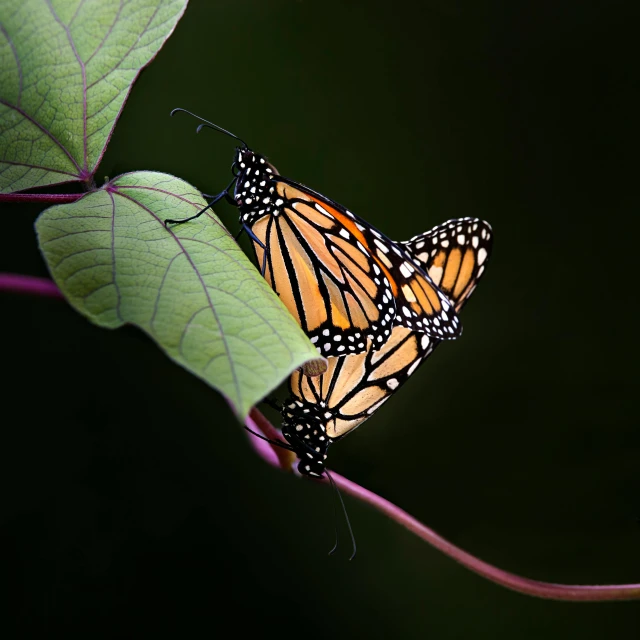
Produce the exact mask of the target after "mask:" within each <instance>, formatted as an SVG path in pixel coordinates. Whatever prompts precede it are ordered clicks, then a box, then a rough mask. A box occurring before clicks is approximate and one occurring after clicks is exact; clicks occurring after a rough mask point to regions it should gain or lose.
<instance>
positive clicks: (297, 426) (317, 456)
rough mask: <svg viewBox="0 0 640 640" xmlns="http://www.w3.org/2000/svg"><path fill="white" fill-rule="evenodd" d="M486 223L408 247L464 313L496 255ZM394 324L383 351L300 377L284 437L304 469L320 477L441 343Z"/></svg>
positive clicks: (464, 225)
mask: <svg viewBox="0 0 640 640" xmlns="http://www.w3.org/2000/svg"><path fill="white" fill-rule="evenodd" d="M492 242H493V235H492V231H491V227H490V226H489V224H488V223H487V222H484V221H483V220H478V219H474V218H460V219H456V220H450V221H448V222H446V223H444V224H442V225H439V226H437V227H435V228H434V229H432V230H431V231H428V232H427V233H424V234H422V235H419V236H416V237H415V238H412V239H411V240H408V241H407V242H405V243H404V246H405V247H406V248H407V250H408V251H410V253H411V254H412V255H414V256H415V257H416V259H417V260H418V261H419V262H420V263H421V264H423V265H424V267H425V269H426V270H427V271H428V272H429V274H431V277H432V278H433V280H434V282H435V283H436V284H437V285H438V286H439V287H440V289H441V290H442V291H443V292H444V293H445V294H446V295H447V296H448V297H449V298H450V299H451V302H452V304H453V306H454V307H455V309H456V310H457V311H459V310H460V309H461V308H462V307H463V306H464V304H465V303H466V301H467V300H468V298H469V296H470V295H471V293H472V292H473V290H474V289H475V287H476V285H477V283H478V280H479V279H480V277H481V276H482V274H483V272H484V269H485V266H486V263H487V260H488V258H489V255H490V253H491V247H492ZM440 342H441V341H440V340H434V339H433V338H431V337H430V336H428V335H427V334H425V333H417V332H415V331H411V330H409V329H407V328H406V327H402V326H396V327H394V328H393V331H392V333H391V336H390V337H389V339H388V340H387V341H386V342H385V344H384V345H383V346H382V347H381V348H379V349H378V350H377V351H374V350H372V349H370V350H369V351H367V352H366V353H363V354H358V355H349V356H343V357H339V358H329V367H328V369H327V372H326V373H325V374H323V375H322V376H319V377H315V378H313V377H309V376H306V375H303V374H302V373H300V372H298V371H296V372H294V373H293V375H292V376H291V377H290V379H289V392H290V397H289V398H288V399H287V400H286V401H285V403H284V405H283V407H282V408H281V411H282V421H283V422H282V435H283V436H284V438H285V440H286V441H287V443H288V444H289V447H287V448H290V449H291V450H292V451H293V452H294V453H295V454H296V455H297V456H298V458H300V462H299V463H298V471H299V472H300V473H302V474H304V475H309V476H315V477H321V476H322V475H323V473H324V471H325V460H326V458H327V450H328V448H329V446H330V445H331V444H332V443H334V442H335V441H336V440H339V439H340V438H343V437H344V436H345V435H347V434H348V433H350V432H351V431H353V430H354V429H355V428H356V427H358V426H359V425H361V424H362V423H363V422H364V421H365V420H367V419H368V418H370V417H371V416H372V415H373V413H375V411H376V410H377V409H378V408H379V407H380V406H381V405H382V404H383V403H384V402H386V401H387V400H388V399H389V398H390V397H391V395H392V393H393V392H394V391H396V390H397V389H398V388H399V387H400V386H402V384H404V382H406V380H407V379H408V378H409V376H410V375H411V374H412V373H413V372H414V371H415V370H416V369H417V368H418V367H419V366H420V364H421V363H422V362H424V361H425V360H426V358H427V357H429V355H431V353H433V350H434V349H435V348H436V347H437V346H438V344H440Z"/></svg>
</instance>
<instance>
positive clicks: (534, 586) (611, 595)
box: [247, 408, 640, 602]
mask: <svg viewBox="0 0 640 640" xmlns="http://www.w3.org/2000/svg"><path fill="white" fill-rule="evenodd" d="M247 422H248V423H250V424H249V425H248V426H250V427H251V428H252V429H255V428H258V429H259V430H260V431H261V432H262V433H263V434H264V435H265V436H266V437H267V438H270V439H279V438H280V434H279V432H278V431H277V430H276V429H275V428H274V427H273V425H272V424H271V423H270V422H269V421H268V420H267V418H266V417H265V416H264V415H263V414H262V413H260V411H258V409H256V408H254V409H253V410H252V411H251V414H250V415H249V418H248V419H247ZM249 437H251V435H250V434H249ZM264 444H266V445H267V446H268V447H270V448H273V449H274V451H273V452H272V453H275V454H276V456H277V457H278V460H279V459H280V456H278V451H277V449H278V447H272V445H269V444H268V443H264ZM285 453H289V452H286V451H285ZM265 459H266V460H267V462H269V463H270V464H272V465H274V466H281V465H278V463H277V462H276V459H275V457H274V456H273V455H270V456H269V457H268V458H265ZM283 468H285V469H286V470H291V462H290V461H289V462H288V463H287V465H286V466H284V467H283ZM331 475H332V477H333V479H334V480H335V483H336V484H337V485H338V487H340V489H341V490H342V491H343V492H344V493H347V494H349V495H350V496H353V497H354V498H357V499H358V500H361V501H362V502H366V503H367V504H369V505H371V506H372V507H374V508H375V509H377V510H378V511H380V512H382V513H384V514H385V515H386V516H388V517H389V518H391V519H392V520H394V521H395V522H397V523H398V524H400V525H402V526H403V527H405V528H406V529H408V530H409V531H411V532H412V533H414V534H415V535H417V536H418V537H419V538H421V539H422V540H424V541H425V542H427V543H428V544H430V545H431V546H432V547H435V548H436V549H438V551H441V552H442V553H444V554H445V555H447V556H449V557H450V558H452V559H453V560H455V561H456V562H459V563H460V564H461V565H463V566H464V567H466V568H467V569H470V570H471V571H474V572H475V573H477V574H478V575H481V576H482V577H484V578H486V579H487V580H490V581H491V582H495V583H496V584H499V585H502V586H503V587H507V589H511V590H513V591H517V592H519V593H524V594H526V595H529V596H536V597H538V598H546V599H549V600H566V601H571V602H604V601H608V600H638V599H640V584H612V585H573V584H554V583H552V582H542V581H540V580H531V579H530V578H524V577H522V576H518V575H516V574H514V573H510V572H509V571H504V570H503V569H499V568H498V567H494V566H493V565H491V564H489V563H488V562H484V561H483V560H480V559H479V558H476V557H475V556H472V555H471V554H470V553H467V552H466V551H464V550H463V549H460V547H456V546H455V545H454V544H452V543H451V542H449V541H448V540H445V539H444V538H443V537H442V536H440V535H438V534H437V533H436V532H435V531H433V529H430V528H429V527H427V526H426V525H424V524H422V523H421V522H419V521H418V520H416V519H415V518H414V517H413V516H411V515H409V514H408V513H407V512H406V511H404V510H403V509H401V508H400V507H397V506H396V505H395V504H392V503H391V502H389V501H388V500H386V499H385V498H382V497H381V496H379V495H376V494H375V493H373V492H372V491H369V490H368V489H365V488H364V487H361V486H360V485H358V484H356V483H355V482H352V481H351V480H348V479H347V478H345V477H344V476H341V475H340V474H338V473H336V472H335V471H332V472H331ZM324 482H325V484H328V481H327V480H326V479H325V480H324Z"/></svg>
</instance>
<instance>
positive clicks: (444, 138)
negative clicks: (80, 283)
mask: <svg viewBox="0 0 640 640" xmlns="http://www.w3.org/2000/svg"><path fill="white" fill-rule="evenodd" d="M636 6H637V3H635V2H632V1H629V2H578V1H575V2H567V1H564V2H522V1H513V2H498V1H497V0H496V1H493V2H491V1H490V2H472V1H468V2H464V1H462V0H440V1H433V0H431V1H425V2H422V3H420V4H419V5H415V6H414V5H411V4H407V3H404V2H370V1H369V2H364V1H362V2H336V1H333V2H326V1H325V2H309V1H304V2H302V1H293V0H280V1H268V2H267V1H263V0H255V1H253V2H249V1H237V0H227V1H218V2H215V3H214V2H205V1H204V0H200V1H198V0H194V1H193V2H192V3H191V6H190V7H189V8H188V10H187V12H186V15H185V16H184V18H183V20H182V21H181V22H180V23H179V24H178V27H177V29H176V32H175V34H174V35H173V37H172V38H171V39H170V40H169V41H168V43H167V45H166V46H165V47H164V49H163V50H162V51H161V52H160V53H159V55H158V56H157V58H156V60H155V61H154V62H153V63H152V64H151V65H150V67H149V68H148V69H147V70H145V71H144V72H143V73H142V75H141V77H140V78H139V80H138V82H137V83H136V84H135V86H134V89H133V92H132V94H131V97H130V100H129V103H128V105H127V107H126V108H125V110H124V113H123V115H122V117H121V119H120V121H119V123H118V125H117V127H116V129H115V133H114V136H113V139H112V141H111V144H110V147H109V149H108V151H107V154H106V156H105V158H104V161H103V163H102V165H101V167H100V169H99V172H98V177H99V183H100V184H101V183H102V181H103V177H104V176H105V175H108V176H110V177H113V176H115V175H117V174H118V173H121V172H124V171H129V170H136V169H155V170H160V171H166V172H169V173H172V174H175V175H177V176H180V177H182V178H184V179H186V180H188V181H190V182H191V183H193V184H194V185H197V186H198V187H200V188H201V189H202V190H204V191H206V192H209V193H212V192H215V191H216V190H219V189H220V188H222V187H223V186H224V185H225V184H226V183H227V181H228V178H229V166H230V162H231V157H232V150H233V146H234V145H233V142H232V141H230V140H228V139H226V138H225V137H223V136H220V135H218V134H215V133H214V132H211V131H204V132H202V134H201V135H199V136H196V135H195V132H194V128H195V123H194V122H192V121H190V120H189V119H188V118H187V117H186V116H185V117H182V118H178V117H176V118H175V119H171V120H170V119H169V118H168V113H169V111H170V109H171V108H173V107H176V106H181V107H185V108H189V109H191V110H193V111H195V112H197V113H199V114H202V115H203V116H205V117H207V118H209V119H211V120H213V121H215V122H216V123H219V124H220V125H222V126H224V127H227V128H229V129H231V130H232V131H234V132H236V133H237V134H238V135H240V136H241V137H243V138H244V139H246V140H247V141H248V142H249V144H250V145H252V147H253V148H255V149H256V150H257V151H260V152H263V153H265V154H267V155H268V156H269V157H270V159H271V160H272V161H273V162H274V163H275V164H276V166H277V167H278V168H279V170H280V171H281V172H282V173H284V174H285V175H287V176H289V177H291V178H293V179H295V180H299V181H301V182H303V183H306V184H308V185H309V186H311V187H312V188H314V189H316V190H319V191H320V192H322V193H324V194H326V195H327V196H329V197H332V198H334V199H336V200H338V201H339V202H342V203H343V204H345V205H347V206H348V207H349V208H351V209H352V210H353V211H354V212H356V213H358V214H360V215H361V216H363V217H364V218H366V219H367V220H369V221H371V222H372V223H373V224H375V225H376V226H377V227H378V228H380V229H381V230H382V231H384V232H386V233H387V234H388V235H390V236H392V237H393V238H396V239H405V238H408V237H410V236H412V235H414V234H416V233H419V232H422V231H424V230H426V229H428V228H430V227H432V226H434V225H435V224H438V223H440V222H442V221H444V220H446V219H448V218H453V217H460V216H478V217H482V218H485V219H487V220H489V221H490V222H491V224H492V225H493V228H494V231H495V251H494V255H493V258H492V261H491V264H490V267H489V269H488V270H487V275H486V277H485V279H484V282H483V284H482V285H481V286H480V287H479V290H478V291H477V292H476V294H475V296H474V300H473V302H471V303H470V304H469V305H468V307H467V308H466V309H465V311H464V314H463V315H464V317H463V322H464V325H465V332H464V336H463V338H462V339H461V340H459V341H457V342H456V343H452V344H446V345H443V346H442V347H441V348H440V349H439V350H438V351H437V352H436V353H435V354H434V355H433V357H432V358H431V359H430V361H429V362H428V363H427V364H426V365H425V366H424V367H423V368H422V369H421V370H420V372H419V373H418V374H416V375H415V376H414V377H413V378H412V379H411V380H410V382H409V383H408V384H407V385H406V386H405V387H404V388H403V389H402V390H400V391H399V392H398V394H397V397H395V398H394V399H392V400H391V401H390V402H389V404H387V405H385V407H384V408H383V409H382V410H381V411H380V412H379V413H378V414H377V415H376V416H375V417H374V418H372V419H371V420H370V421H369V422H368V423H367V425H366V426H365V427H363V428H362V429H361V430H360V431H358V433H356V434H355V435H353V436H352V437H350V438H347V439H346V440H345V441H344V442H342V443H340V444H339V445H336V446H335V447H334V448H333V449H332V451H331V463H332V467H333V468H334V469H335V470H337V471H339V472H340V473H343V474H344V475H346V476H347V477H349V478H350V479H352V480H354V481H356V482H358V483H360V484H362V485H363V486H365V487H367V488H370V489H372V490H374V491H376V492H378V493H380V494H381V495H383V496H385V497H387V498H389V499H390V500H392V501H393V502H395V503H396V504H398V505H399V506H402V507H403V508H405V509H407V510H408V511H409V512H410V513H412V514H414V515H415V516H416V517H417V518H419V519H420V520H422V521H423V522H425V523H426V524H428V525H430V526H432V527H434V528H435V529H436V530H437V531H439V532H440V533H442V534H443V535H445V536H446V537H447V538H449V539H450V540H452V541H453V542H455V543H456V544H458V545H460V546H462V547H463V548H465V549H467V550H468V551H470V552H472V553H474V554H476V555H478V556H479V557H481V558H483V559H485V560H487V561H489V562H491V563H494V564H496V565H498V566H500V567H503V568H505V569H508V570H510V571H513V572H516V573H519V574H523V575H526V576H529V577H532V578H537V579H541V580H547V581H552V582H565V583H592V584H593V583H615V582H640V524H639V522H638V517H639V516H640V465H639V464H638V461H639V458H640V431H639V429H638V419H637V408H636V399H637V389H638V386H637V383H638V380H637V361H638V355H639V353H638V351H639V349H638V347H639V343H638V338H637V329H636V327H637V322H638V317H639V316H638V305H637V291H636V286H637V285H636V283H637V277H638V266H637V253H638V232H639V231H640V225H639V224H638V219H637V216H638V185H637V171H638V135H637V134H638V131H639V127H638V113H639V107H640V100H639V99H638V98H639V92H638V70H637V69H638V60H639V59H640V57H639V56H638V50H637V43H636V42H637V25H638V15H637V13H638V12H637V10H636ZM418 7H419V8H418ZM41 208H42V207H39V206H36V205H28V206H25V205H23V206H9V205H2V210H3V212H4V214H5V215H4V216H3V218H4V220H5V223H4V227H3V228H4V230H5V232H4V233H3V235H2V244H1V256H2V257H1V266H2V270H10V271H16V272H23V273H29V274H33V275H41V276H43V275H46V268H45V266H44V264H43V262H42V260H41V258H40V256H39V253H38V250H37V247H36V244H35V237H34V234H33V222H34V220H35V218H36V216H37V214H38V213H39V211H40V210H41ZM218 213H219V214H220V215H221V216H222V218H223V220H224V221H225V222H226V223H227V224H228V225H229V227H230V229H232V230H233V231H235V230H236V229H237V217H236V213H235V212H234V210H233V209H232V208H231V207H220V208H219V209H218ZM1 328H2V332H3V336H4V341H3V365H4V366H3V368H4V383H3V405H4V409H5V420H3V423H4V428H3V434H4V438H3V444H2V447H1V451H2V454H1V455H2V463H1V465H0V468H1V469H2V472H3V476H4V477H3V478H2V483H1V485H0V486H1V489H0V491H1V492H2V494H1V502H0V505H1V507H0V517H1V524H2V527H1V532H0V536H1V539H0V548H1V549H2V555H3V560H2V570H1V571H0V576H1V578H0V579H1V580H2V582H3V583H4V586H5V591H6V594H5V596H4V598H3V606H4V607H6V608H7V610H6V611H5V612H4V613H3V615H2V620H3V622H2V626H3V627H5V628H9V629H11V628H14V629H16V631H13V632H12V633H13V636H14V637H19V636H22V635H24V636H26V635H35V634H38V635H39V636H40V637H47V636H48V635H53V634H54V633H65V634H66V635H67V637H70V636H74V635H76V634H77V635H79V634H80V633H83V634H86V637H91V638H94V637H103V636H104V637H107V636H108V637H113V635H114V633H117V635H118V636H119V637H146V636H147V635H148V636H151V635H157V634H160V633H162V632H163V631H166V632H171V633H173V634H174V635H175V634H181V636H182V635H183V634H188V636H190V635H192V634H193V635H195V634H196V633H198V637H216V636H218V637H220V636H221V637H230V636H231V637H236V636H238V637H242V635H243V634H245V633H246V634H248V633H259V634H264V635H270V634H276V633H277V634H279V635H282V636H291V635H293V636H294V637H301V638H307V637H308V638H352V637H369V638H380V637H401V638H434V639H439V638H465V639H467V638H484V637H487V638H495V639H498V638H509V639H510V638H519V639H529V638H531V639H533V638H535V639H538V638H543V637H544V638H565V639H566V638H578V637H579V638H581V639H591V638H616V639H617V638H632V637H637V635H636V634H637V633H638V631H639V629H638V626H640V623H639V621H640V604H639V603H613V604H571V603H555V602H546V601H541V600H536V599H532V598H529V597H525V596H522V595H518V594H514V593H511V592H509V591H507V590H505V589H503V588H501V587H498V586H496V585H494V584H492V583H489V582H487V581H485V580H483V579H481V578H479V577H477V576H475V575H474V574H471V573H469V572H468V571H466V570H465V569H462V568H461V567H459V566H458V565H456V564H455V563H454V562H452V561H451V560H449V559H448V558H445V557H443V556H442V555H440V554H439V553H438V552H436V551H434V550H433V549H431V548H430V547H429V546H427V545H426V544H424V543H422V542H421V541H419V540H418V539H417V538H415V537H414V536H412V535H411V534H409V533H408V532H406V531H405V530H403V529H402V528H400V527H399V526H398V525H397V524H395V523H393V522H391V521H389V520H387V519H386V518H385V517H383V516H382V515H380V514H379V513H377V512H375V511H373V510H371V509H370V508H368V507H366V506H364V505H362V504H360V503H359V502H356V501H354V500H352V499H349V498H347V506H348V509H349V513H350V515H351V519H352V522H353V527H354V529H355V531H356V534H357V538H358V544H359V551H358V556H357V557H356V559H355V560H354V561H353V562H351V563H349V562H348V561H347V560H346V555H347V553H348V542H347V539H346V538H343V547H342V550H341V552H340V553H339V554H338V557H332V558H327V556H326V551H327V550H328V549H329V547H330V546H331V543H332V535H333V533H332V527H333V516H332V512H331V496H330V493H329V492H328V491H327V490H326V489H325V488H324V487H321V486H317V485H314V484H313V483H310V482H302V481H299V480H296V479H294V478H293V477H291V476H289V475H287V474H284V473H279V472H277V471H276V470H274V469H272V468H270V467H268V466H267V465H265V464H264V463H263V462H262V460H260V459H259V458H258V457H257V456H255V455H254V453H253V452H252V450H251V448H250V447H249V446H248V444H247V439H246V438H245V435H244V433H243V432H242V430H241V429H240V428H239V426H238V424H237V423H236V422H235V421H234V419H233V417H232V415H231V413H230V412H229V410H228V409H227V407H226V405H225V404H224V402H223V401H222V400H221V398H220V397H219V396H218V395H217V394H216V393H215V392H214V391H212V390H211V389H209V388H208V387H206V386H205V385H204V384H203V383H202V382H200V381H199V380H197V379H195V378H194V377H192V376H190V375H189V374H187V373H186V372H185V371H183V370H182V369H180V368H179V367H177V366H175V365H174V364H172V363H171V362H170V361H169V360H168V359H167V358H166V357H164V356H163V355H162V354H161V353H160V351H159V350H158V349H157V348H156V347H154V345H153V344H152V343H151V342H150V341H149V340H148V339H147V338H145V337H144V336H143V335H142V334H140V333H139V332H137V331H136V330H134V329H131V328H129V329H125V330H119V331H116V332H108V331H105V330H103V329H99V328H97V327H94V326H92V325H90V324H89V323H88V322H87V321H85V320H84V319H83V318H82V317H80V316H79V315H77V314H76V313H75V312H74V311H73V310H72V309H71V308H70V307H68V306H66V305H65V304H64V303H62V302H60V301H55V300H43V299H29V298H24V297H18V296H12V297H10V296H6V297H4V299H3V313H2V325H1ZM271 415H273V414H271ZM14 625H15V627H14ZM230 629H232V630H233V631H230Z"/></svg>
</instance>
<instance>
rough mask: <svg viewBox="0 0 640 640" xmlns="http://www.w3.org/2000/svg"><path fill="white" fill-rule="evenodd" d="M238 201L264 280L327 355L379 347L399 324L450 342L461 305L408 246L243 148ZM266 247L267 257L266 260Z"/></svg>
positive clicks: (238, 167) (456, 331)
mask: <svg viewBox="0 0 640 640" xmlns="http://www.w3.org/2000/svg"><path fill="white" fill-rule="evenodd" d="M234 168H235V170H236V171H237V172H238V173H237V180H236V186H235V191H234V200H235V202H236V204H237V206H238V207H239V209H240V221H241V223H242V224H243V225H246V226H247V227H249V228H250V230H251V233H252V234H253V237H252V240H253V246H254V249H255V252H256V257H257V260H258V264H260V265H262V264H265V272H264V276H265V278H266V279H267V281H268V282H269V284H270V285H271V286H272V288H273V289H274V290H275V291H276V293H278V295H279V296H280V299H281V300H282V301H283V303H284V304H285V306H286V307H287V308H288V309H289V311H290V312H291V313H292V315H293V316H294V317H295V318H296V319H297V320H298V322H299V323H300V326H301V327H302V329H303V330H304V331H305V333H306V334H307V335H308V336H309V338H310V339H311V341H312V342H313V343H314V344H315V345H316V347H317V348H318V350H319V351H320V353H321V354H322V355H323V356H325V357H329V356H341V355H346V354H358V353H363V352H365V351H366V350H367V342H368V341H371V348H372V349H374V350H375V349H379V348H380V347H381V346H382V345H383V344H384V343H385V341H386V340H387V339H388V337H389V335H390V333H391V330H392V328H393V326H395V325H400V326H404V327H406V328H409V329H412V330H414V331H419V332H424V333H425V334H426V335H428V336H430V337H432V338H438V339H450V338H455V337H457V336H458V335H459V334H460V332H461V325H460V322H459V319H458V317H457V314H456V312H455V310H454V309H453V308H452V307H451V304H450V302H449V300H448V299H447V297H446V296H445V295H444V294H443V293H441V292H440V290H439V289H438V287H437V286H435V285H434V283H433V282H432V280H431V278H430V276H429V275H428V273H427V272H426V271H425V270H424V268H423V266H422V265H421V263H420V262H419V260H417V259H416V258H415V257H413V256H412V255H411V253H410V251H409V250H408V249H407V247H405V246H404V245H403V244H402V243H397V242H393V241H392V240H389V239H388V238H387V237H385V236H384V235H383V234H381V233H380V232H379V231H377V230H376V229H374V228H373V227H372V226H371V225H369V224H368V223H367V222H365V221H364V220H362V219H361V218H358V217H357V216H355V215H354V214H353V213H351V212H350V211H348V210H347V209H345V208H344V207H342V206H341V205H339V204H337V203H335V202H333V201H331V200H329V199H327V198H325V197H324V196H322V195H321V194H319V193H316V192H315V191H313V190H311V189H309V188H307V187H305V186H303V185H301V184H298V183H296V182H293V181H291V180H288V179H286V178H284V177H282V176H280V175H278V173H277V171H276V170H275V167H273V165H271V164H269V163H268V162H267V161H266V160H265V158H264V157H262V156H260V155H258V154H256V153H254V152H253V151H250V150H248V149H238V151H237V155H236V159H235V161H234ZM265 252H266V260H265Z"/></svg>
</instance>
